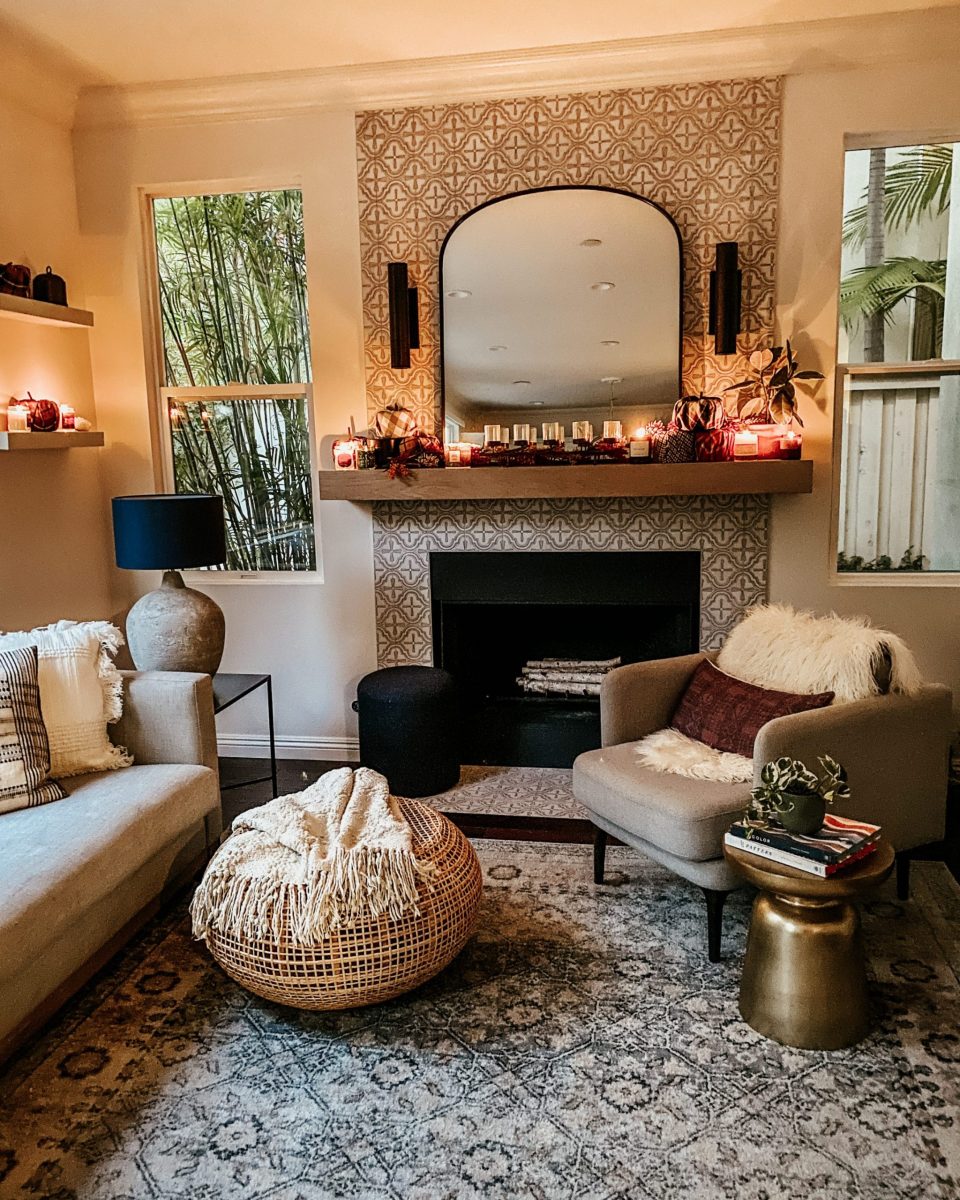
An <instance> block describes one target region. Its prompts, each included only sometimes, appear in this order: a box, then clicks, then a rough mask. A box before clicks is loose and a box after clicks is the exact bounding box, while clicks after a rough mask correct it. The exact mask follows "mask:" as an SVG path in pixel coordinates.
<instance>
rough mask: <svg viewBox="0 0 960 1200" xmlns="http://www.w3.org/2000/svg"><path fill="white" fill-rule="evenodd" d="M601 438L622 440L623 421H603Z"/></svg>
mask: <svg viewBox="0 0 960 1200" xmlns="http://www.w3.org/2000/svg"><path fill="white" fill-rule="evenodd" d="M603 440H604V441H614V442H619V441H622V440H623V423H622V422H621V421H604V423H603Z"/></svg>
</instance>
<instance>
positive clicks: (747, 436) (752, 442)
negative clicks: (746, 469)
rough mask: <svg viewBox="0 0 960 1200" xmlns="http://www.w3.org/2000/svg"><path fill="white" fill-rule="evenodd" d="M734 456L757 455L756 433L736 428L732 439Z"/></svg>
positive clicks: (751, 456) (749, 456)
mask: <svg viewBox="0 0 960 1200" xmlns="http://www.w3.org/2000/svg"><path fill="white" fill-rule="evenodd" d="M733 457H734V458H756V457H757V435H756V434H755V433H751V432H750V430H749V429H738V430H737V432H736V434H735V435H734V439H733Z"/></svg>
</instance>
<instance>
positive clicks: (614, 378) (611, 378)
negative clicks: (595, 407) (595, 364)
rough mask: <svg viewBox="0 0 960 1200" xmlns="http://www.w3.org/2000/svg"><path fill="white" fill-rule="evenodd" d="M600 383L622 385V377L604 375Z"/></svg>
mask: <svg viewBox="0 0 960 1200" xmlns="http://www.w3.org/2000/svg"><path fill="white" fill-rule="evenodd" d="M600 382H601V383H623V377H622V376H621V375H604V376H602V378H601V380H600Z"/></svg>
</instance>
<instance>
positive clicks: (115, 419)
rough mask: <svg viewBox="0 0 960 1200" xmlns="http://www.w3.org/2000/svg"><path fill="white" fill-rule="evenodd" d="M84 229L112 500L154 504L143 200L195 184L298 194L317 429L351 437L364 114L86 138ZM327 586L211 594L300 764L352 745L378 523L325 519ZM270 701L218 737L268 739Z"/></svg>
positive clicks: (372, 650) (229, 649)
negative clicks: (126, 497)
mask: <svg viewBox="0 0 960 1200" xmlns="http://www.w3.org/2000/svg"><path fill="white" fill-rule="evenodd" d="M76 161H77V181H78V193H79V201H80V226H81V230H82V233H83V235H84V237H85V240H86V248H87V268H88V271H87V277H88V298H89V301H90V306H91V308H93V309H94V310H95V311H96V314H97V330H96V333H95V335H94V339H93V361H94V371H95V374H96V379H97V390H98V395H99V397H100V403H99V411H100V418H101V421H102V424H103V426H104V428H105V429H106V430H107V431H108V436H109V438H110V442H111V447H112V449H111V453H110V454H109V455H108V456H107V457H106V458H105V472H104V496H105V501H104V502H105V503H106V500H107V499H108V498H109V497H110V496H114V495H121V494H124V493H129V492H142V491H153V490H155V489H156V487H157V486H158V479H157V477H156V475H155V462H154V458H153V455H152V450H151V440H150V416H149V405H148V401H147V393H148V389H147V376H146V369H147V368H146V365H145V355H144V327H143V324H142V316H141V312H142V305H141V297H142V289H143V279H142V262H141V256H142V236H141V224H140V214H141V206H140V194H141V193H140V189H147V190H149V189H151V188H154V189H156V188H161V187H170V186H172V185H180V184H183V185H185V186H186V187H187V188H188V189H189V188H191V187H194V186H199V187H203V186H206V185H210V184H215V185H216V186H219V185H221V184H222V185H224V186H226V187H230V186H246V185H250V184H252V185H264V186H286V185H291V186H299V187H301V188H302V189H303V194H304V224H305V238H306V244H307V259H308V263H307V289H308V294H309V306H310V336H311V345H312V354H313V377H314V397H315V405H316V424H317V429H318V431H319V432H320V433H323V432H331V431H334V430H339V429H343V428H345V427H346V425H347V421H348V419H349V417H350V416H351V414H356V416H357V417H358V419H359V418H360V417H361V416H362V414H363V413H364V411H365V400H364V392H363V387H364V385H363V365H362V328H361V322H360V303H361V300H360V258H359V247H358V236H357V228H358V224H357V185H356V160H355V153H354V135H353V114H352V113H350V112H341V113H323V114H317V115H312V116H302V117H296V118H291V119H287V120H275V121H250V120H246V121H239V122H231V123H223V124H216V123H208V124H201V125H194V126H190V127H186V128H162V127H158V128H148V129H142V130H137V131H135V132H134V131H119V130H116V129H111V130H98V131H90V132H87V133H82V134H79V135H78V137H77V139H76ZM318 525H319V535H320V544H321V566H322V576H323V582H318V583H289V584H227V583H211V584H210V585H209V586H208V588H207V590H209V592H210V594H211V595H213V596H214V598H215V599H216V600H217V602H218V603H219V604H220V605H221V606H222V607H223V609H224V612H225V614H226V618H227V643H226V650H225V654H224V659H223V669H224V670H227V671H270V672H272V673H273V675H274V697H275V705H276V714H277V727H278V732H279V733H280V735H281V747H282V749H283V752H284V753H287V754H289V755H291V756H300V755H304V756H306V755H309V754H314V755H316V756H318V757H323V756H331V757H339V756H340V755H341V754H342V753H343V747H344V740H345V739H346V740H347V742H348V744H352V739H353V738H354V737H355V720H354V716H353V713H352V712H351V710H350V702H351V700H352V699H353V697H354V695H355V688H356V683H357V680H358V679H359V678H360V677H361V676H362V675H363V674H365V673H366V672H367V671H369V670H372V669H373V668H374V667H375V666H376V645H375V634H374V615H373V612H374V609H373V575H372V561H371V532H370V528H371V526H370V519H369V514H367V513H366V512H364V511H362V510H360V509H358V508H355V507H353V506H351V505H347V504H323V505H321V506H320V511H319V513H318ZM113 585H114V589H115V594H116V595H117V597H118V598H119V599H120V601H121V602H126V603H127V604H129V603H130V602H132V601H133V600H134V599H135V598H136V596H137V595H139V594H141V593H142V592H143V591H144V590H146V589H148V588H150V587H153V586H156V584H155V581H154V580H152V579H151V577H150V576H149V575H146V574H140V573H136V574H134V573H128V572H119V571H117V572H115V573H114V579H113ZM262 714H263V705H262V694H261V695H259V696H255V697H251V698H250V699H249V700H245V701H243V702H242V703H241V704H240V705H238V706H237V707H236V708H235V709H233V710H231V712H230V713H229V714H224V716H223V717H222V718H221V719H220V729H221V732H222V733H224V732H225V733H228V734H229V733H230V732H231V731H232V732H233V733H236V732H237V731H238V730H240V731H242V732H243V733H244V734H248V733H252V734H254V735H255V736H260V737H262V736H263V734H264V733H265V730H266V724H265V720H264V718H263V715H262Z"/></svg>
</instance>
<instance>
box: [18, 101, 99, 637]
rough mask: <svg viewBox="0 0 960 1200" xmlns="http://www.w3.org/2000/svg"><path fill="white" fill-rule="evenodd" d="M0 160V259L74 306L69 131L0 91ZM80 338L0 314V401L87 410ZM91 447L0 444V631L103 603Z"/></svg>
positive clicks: (87, 378)
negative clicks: (45, 275) (54, 287)
mask: <svg viewBox="0 0 960 1200" xmlns="http://www.w3.org/2000/svg"><path fill="white" fill-rule="evenodd" d="M0 163H2V164H3V175H2V178H0V262H7V261H10V260H12V261H13V262H18V263H25V264H26V265H28V266H29V267H31V269H32V270H33V271H34V273H36V272H37V271H42V270H44V269H45V268H46V266H47V265H48V264H49V265H51V266H52V267H53V269H54V271H56V272H57V273H58V274H59V275H62V276H64V278H65V279H66V281H67V288H68V299H69V301H70V303H71V304H72V305H74V306H76V307H78V308H82V307H85V301H86V296H85V291H84V286H83V272H82V266H81V254H80V237H79V232H78V229H77V212H76V197H75V192H74V175H73V157H72V148H71V141H70V134H69V132H68V131H67V130H65V129H63V128H61V127H59V126H57V125H56V124H53V123H51V122H50V121H49V120H47V119H45V118H43V117H41V116H39V115H36V114H34V113H31V112H27V111H26V110H24V109H22V108H21V107H20V106H19V105H18V104H16V103H13V102H11V101H10V100H8V99H7V98H6V97H4V96H0ZM89 337H90V335H89V334H87V333H86V332H84V331H83V330H81V329H69V328H66V327H59V326H55V327H51V326H43V325H40V324H33V323H28V322H24V321H14V320H11V319H10V318H2V319H0V398H2V399H3V400H8V399H9V398H10V397H11V396H14V397H18V398H19V397H22V396H24V395H25V394H26V392H27V391H28V390H29V391H30V392H31V393H32V394H33V395H34V396H35V397H38V398H39V397H41V396H45V397H49V398H50V399H52V400H59V401H65V402H69V403H72V404H73V405H74V407H75V408H76V409H77V411H78V412H80V413H82V414H84V415H85V416H87V417H89V418H91V419H95V417H96V411H95V407H94V403H93V381H92V375H91V369H90V345H89ZM38 436H39V435H38ZM102 454H103V451H101V450H95V449H81V450H69V451H42V452H40V453H37V452H35V451H32V450H31V451H29V452H26V453H0V514H2V515H0V629H18V628H23V627H26V628H29V627H30V626H31V625H36V624H44V623H46V622H48V621H53V620H56V619H58V618H60V617H75V618H87V617H94V616H102V615H104V614H105V613H107V612H109V611H110V588H109V578H108V571H107V556H108V544H107V539H108V537H109V530H108V529H105V528H104V524H103V512H102V508H101V496H100V477H99V469H98V468H99V460H100V458H101V456H102Z"/></svg>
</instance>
